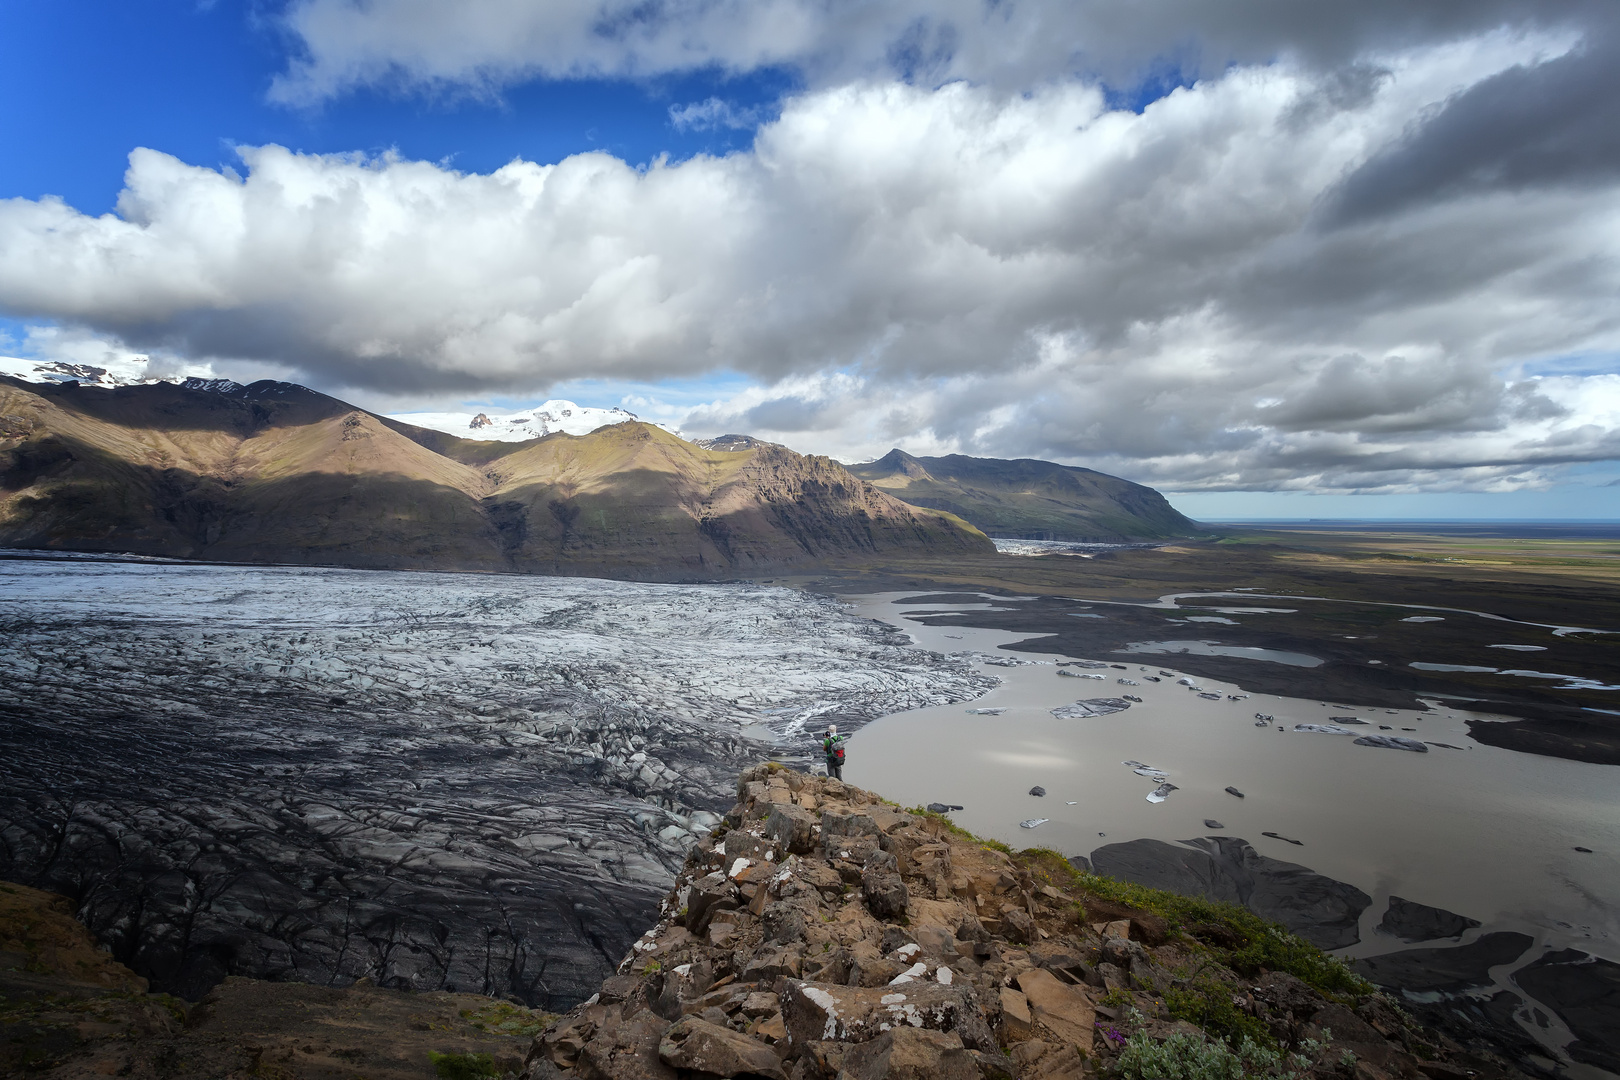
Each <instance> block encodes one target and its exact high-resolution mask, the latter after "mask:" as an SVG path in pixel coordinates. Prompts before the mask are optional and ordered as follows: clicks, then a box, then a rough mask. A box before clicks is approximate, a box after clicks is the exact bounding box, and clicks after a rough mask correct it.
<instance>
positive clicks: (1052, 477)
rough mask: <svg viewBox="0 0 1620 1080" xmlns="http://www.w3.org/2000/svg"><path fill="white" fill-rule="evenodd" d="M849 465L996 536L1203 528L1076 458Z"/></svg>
mask: <svg viewBox="0 0 1620 1080" xmlns="http://www.w3.org/2000/svg"><path fill="white" fill-rule="evenodd" d="M845 468H847V469H848V470H849V471H850V472H852V473H854V474H855V475H856V476H858V477H860V478H861V479H862V480H866V481H868V482H870V483H871V484H872V485H873V486H874V487H877V488H879V489H880V490H882V491H885V492H887V493H888V494H890V495H893V496H894V497H895V498H897V499H901V500H903V501H905V502H907V503H910V504H911V505H912V506H919V507H926V508H928V509H931V510H944V511H947V512H949V513H952V514H955V515H957V516H958V517H960V518H963V519H964V520H966V521H971V522H972V523H973V524H974V525H976V526H978V527H979V528H980V529H982V530H983V531H984V532H986V533H987V534H989V535H990V536H995V537H1002V538H1007V539H1019V540H1071V541H1082V542H1084V541H1092V542H1102V543H1118V542H1120V541H1132V540H1162V539H1170V538H1174V537H1183V536H1194V535H1197V533H1198V531H1199V529H1198V526H1197V524H1196V523H1195V522H1193V521H1192V520H1190V519H1189V518H1187V517H1184V516H1183V515H1182V514H1181V513H1180V512H1179V511H1177V510H1176V509H1175V507H1173V506H1171V505H1170V503H1169V502H1168V501H1166V499H1165V497H1164V496H1163V495H1160V494H1159V493H1158V492H1157V491H1154V490H1153V489H1152V488H1150V487H1145V486H1143V485H1141V484H1133V483H1132V482H1131V481H1129V480H1122V479H1120V478H1119V477H1117V476H1109V475H1108V474H1107V473H1100V472H1096V471H1094V470H1092V469H1082V468H1079V467H1077V466H1074V465H1058V464H1056V463H1054V462H1050V461H1038V460H1035V459H1033V458H1018V459H1015V460H1011V461H1008V460H1003V459H1000V458H977V457H965V456H963V455H961V454H952V455H950V456H949V457H912V456H911V455H910V454H908V453H906V452H905V451H903V450H891V451H889V453H888V454H886V455H884V456H883V457H881V458H879V459H878V460H876V461H872V462H867V463H865V464H860V465H846V466H845Z"/></svg>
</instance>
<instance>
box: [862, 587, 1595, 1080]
mask: <svg viewBox="0 0 1620 1080" xmlns="http://www.w3.org/2000/svg"><path fill="white" fill-rule="evenodd" d="M907 595H912V594H907V593H898V592H896V593H883V594H877V595H870V596H864V597H860V598H858V599H857V600H856V602H855V610H856V611H857V612H858V613H860V614H862V615H865V616H869V617H872V618H877V619H883V620H886V621H889V622H891V623H894V624H896V625H898V626H901V627H903V628H904V629H905V630H906V631H907V632H908V633H909V634H910V635H911V636H912V638H913V640H915V641H916V642H917V643H918V644H921V645H924V646H926V647H928V648H932V649H938V650H939V651H941V652H944V653H947V654H951V653H954V654H959V655H970V656H972V655H976V656H979V657H995V658H996V660H997V662H996V664H995V666H993V667H991V666H986V667H984V668H983V670H984V671H985V672H986V673H993V674H995V675H996V676H998V677H999V678H1000V679H1001V680H1002V682H1001V685H1000V686H998V687H997V688H996V689H994V690H992V691H990V692H989V693H987V694H985V695H984V696H983V697H981V698H979V699H977V700H975V701H973V702H971V703H970V704H968V705H942V706H936V707H932V708H927V709H919V710H913V711H910V712H905V713H900V714H897V715H893V716H888V717H885V718H883V719H881V720H879V721H877V722H875V723H872V724H870V725H868V726H867V727H865V728H864V729H862V730H861V731H860V733H859V734H857V735H856V736H855V737H854V738H853V739H852V740H851V741H850V745H849V761H848V764H847V765H846V766H845V770H844V775H845V777H846V778H848V779H849V780H851V781H853V782H854V783H856V784H859V785H861V786H862V787H866V788H870V789H872V790H875V791H881V792H883V793H884V794H885V795H886V796H887V797H889V798H893V799H897V800H899V801H900V802H901V803H902V804H904V805H908V806H910V805H918V804H924V803H929V802H945V803H959V804H961V805H962V806H963V809H962V810H959V811H956V812H954V813H952V815H951V818H952V820H953V821H955V822H956V823H957V824H959V825H960V826H962V827H963V828H965V829H968V830H969V831H971V832H974V833H977V834H979V835H981V836H986V837H993V838H995V839H998V840H1002V841H1005V842H1006V843H1009V844H1012V845H1013V846H1015V847H1020V848H1022V847H1030V846H1041V847H1049V848H1054V849H1056V850H1058V851H1060V852H1062V853H1064V854H1065V855H1084V856H1089V855H1091V853H1092V852H1094V851H1096V850H1097V849H1099V848H1102V847H1104V846H1105V845H1111V844H1118V843H1123V842H1129V841H1135V840H1141V839H1144V838H1152V839H1157V840H1162V841H1169V842H1171V843H1172V844H1175V843H1176V842H1178V841H1187V840H1192V839H1197V838H1202V837H1209V836H1224V837H1233V838H1242V839H1244V840H1247V841H1248V842H1249V844H1251V845H1253V847H1254V849H1255V850H1256V851H1257V852H1258V853H1259V854H1261V855H1263V856H1269V857H1271V858H1274V859H1281V860H1286V861H1288V862H1292V863H1297V864H1300V865H1303V866H1307V867H1309V868H1310V869H1312V870H1314V871H1316V872H1317V873H1318V874H1322V875H1326V876H1327V877H1329V878H1334V879H1337V880H1338V881H1341V882H1346V883H1348V884H1349V885H1351V886H1355V887H1357V888H1359V889H1360V890H1362V891H1364V892H1365V893H1366V894H1367V895H1368V897H1370V899H1371V903H1370V904H1368V906H1367V907H1366V908H1365V910H1364V911H1362V912H1361V914H1360V919H1359V926H1355V927H1353V928H1352V929H1351V930H1350V931H1349V935H1350V936H1352V937H1354V938H1359V940H1358V941H1356V942H1355V943H1354V944H1351V945H1349V946H1348V947H1345V948H1342V949H1340V950H1338V953H1339V955H1342V956H1345V957H1350V958H1355V957H1369V956H1373V955H1377V954H1386V953H1391V952H1395V951H1398V950H1402V949H1405V948H1407V947H1408V945H1407V944H1405V943H1403V942H1402V941H1401V940H1398V939H1397V938H1395V937H1393V936H1390V935H1389V934H1388V933H1387V932H1385V931H1383V930H1379V929H1378V926H1379V923H1380V922H1381V921H1382V920H1384V919H1385V917H1386V912H1387V911H1388V910H1389V908H1390V898H1391V897H1399V898H1401V899H1402V900H1405V901H1411V902H1415V903H1417V904H1422V905H1429V906H1432V907H1435V908H1443V909H1446V910H1448V911H1451V912H1455V913H1457V914H1459V915H1462V916H1464V917H1466V918H1470V919H1475V920H1478V921H1479V922H1480V923H1482V924H1483V925H1482V926H1481V927H1479V928H1477V929H1473V930H1469V931H1468V932H1467V933H1466V934H1464V936H1463V937H1462V939H1461V940H1462V942H1463V943H1465V944H1466V943H1467V942H1470V941H1474V940H1476V939H1478V938H1479V937H1481V936H1484V935H1487V934H1492V933H1496V932H1501V931H1514V932H1518V933H1521V934H1524V935H1527V937H1528V938H1529V939H1530V945H1529V947H1528V948H1526V949H1524V951H1523V952H1522V953H1519V954H1518V955H1517V956H1516V957H1515V958H1514V959H1513V960H1512V961H1511V962H1507V963H1497V964H1495V965H1494V966H1493V967H1492V968H1491V971H1490V977H1489V978H1488V979H1485V980H1484V982H1485V984H1486V985H1482V986H1480V987H1476V988H1474V989H1473V990H1471V991H1470V993H1472V994H1474V995H1475V996H1476V997H1477V996H1478V995H1481V994H1483V995H1484V996H1485V997H1486V998H1489V997H1491V996H1492V994H1500V992H1501V991H1503V990H1507V991H1511V992H1512V993H1513V994H1516V995H1517V996H1518V998H1517V999H1514V1000H1518V999H1524V1000H1525V1002H1526V1003H1525V1004H1524V1005H1523V1006H1515V1007H1514V1019H1515V1021H1516V1022H1517V1023H1518V1024H1519V1025H1520V1026H1521V1027H1522V1028H1523V1029H1524V1030H1525V1031H1526V1032H1527V1033H1529V1034H1530V1035H1531V1036H1534V1037H1535V1038H1537V1039H1538V1040H1540V1041H1541V1042H1542V1043H1543V1044H1547V1045H1558V1044H1561V1043H1562V1042H1565V1041H1567V1040H1568V1039H1569V1033H1568V1031H1567V1029H1565V1028H1564V1027H1563V1026H1562V1025H1561V1023H1560V1022H1559V1020H1558V1018H1557V1016H1556V1014H1555V1012H1554V1010H1552V1009H1550V1008H1549V1009H1546V1010H1542V1011H1541V1013H1540V1017H1541V1019H1538V1018H1537V1012H1536V1011H1534V1006H1533V1004H1532V1003H1531V1001H1530V998H1529V995H1528V994H1527V993H1526V991H1525V990H1524V989H1523V988H1522V987H1521V986H1519V985H1517V984H1515V983H1514V981H1513V974H1514V972H1516V971H1522V970H1523V969H1524V968H1526V967H1527V966H1529V965H1530V964H1532V963H1533V962H1535V961H1537V960H1538V959H1540V958H1542V957H1544V956H1547V955H1548V954H1549V953H1552V952H1554V951H1555V950H1560V949H1574V950H1579V951H1580V952H1583V953H1587V954H1591V955H1594V956H1598V957H1603V958H1606V959H1608V960H1611V961H1616V960H1620V784H1617V779H1620V771H1617V770H1616V769H1615V768H1614V767H1613V766H1608V765H1596V764H1587V763H1583V762H1578V761H1568V760H1563V759H1559V758H1551V757H1540V756H1536V755H1531V754H1524V753H1518V752H1515V751H1511V750H1504V749H1497V748H1494V747H1490V746H1484V745H1481V744H1478V743H1476V742H1474V740H1472V739H1471V738H1470V737H1469V734H1468V728H1467V724H1466V721H1468V720H1469V719H1482V718H1483V719H1506V718H1500V717H1482V716H1481V714H1477V713H1470V712H1466V711H1464V710H1461V709H1455V708H1452V707H1450V706H1448V705H1446V704H1445V703H1444V702H1441V701H1433V702H1431V703H1430V704H1431V706H1432V707H1431V708H1430V709H1428V710H1427V711H1411V710H1388V709H1371V708H1355V707H1349V706H1345V705H1343V704H1339V703H1335V702H1333V701H1331V700H1328V699H1319V700H1308V699H1296V698H1284V697H1275V696H1268V695H1262V694H1249V693H1246V692H1245V691H1244V689H1243V688H1242V687H1241V686H1238V685H1235V684H1233V683H1228V682H1221V681H1219V680H1215V679H1207V678H1202V677H1184V676H1183V673H1181V672H1179V671H1177V670H1176V669H1175V666H1174V665H1175V661H1174V655H1173V653H1172V652H1171V650H1170V648H1167V649H1166V651H1165V652H1164V653H1158V652H1155V653H1154V654H1153V655H1151V656H1150V655H1144V653H1145V651H1146V650H1144V649H1142V648H1141V647H1139V646H1138V647H1136V649H1135V651H1134V652H1120V653H1113V654H1109V655H1104V656H1094V657H1067V656H1062V655H1052V654H1049V653H1017V652H1009V651H1007V650H1005V649H1002V648H1000V646H1003V645H1006V644H1010V643H1012V642H1016V641H1019V640H1026V639H1027V638H1028V636H1029V635H1027V634H1020V633H1012V632H1007V631H1001V630H989V629H974V628H966V627H960V626H955V627H944V626H927V625H923V624H920V623H916V622H911V621H909V620H907V619H906V618H905V615H906V614H907V613H908V611H909V610H910V609H908V608H907V607H906V606H905V605H903V604H901V605H896V604H895V603H894V601H896V600H899V599H901V598H903V597H906V596H907ZM996 600H997V601H999V602H1004V600H1003V599H1002V598H999V597H997V598H996ZM938 606H939V605H938V604H937V603H935V604H932V605H930V607H931V608H932V609H935V610H937V609H938ZM947 634H948V635H949V636H948V637H947ZM1157 644H1159V645H1163V646H1167V647H1187V648H1189V650H1191V649H1192V648H1193V647H1196V646H1198V645H1200V643H1199V642H1163V643H1157ZM1211 651H1214V650H1211ZM1237 652H1239V651H1238V650H1230V651H1229V654H1230V653H1237ZM1259 652H1260V650H1247V651H1241V653H1240V654H1241V655H1247V656H1254V655H1255V654H1256V653H1259ZM1296 655H1297V654H1284V656H1278V657H1274V658H1272V659H1274V660H1275V661H1277V662H1282V663H1299V662H1300V661H1299V660H1298V659H1296V658H1295V657H1296ZM1074 660H1089V661H1092V662H1093V663H1094V664H1095V665H1096V666H1087V667H1085V668H1083V669H1082V668H1067V667H1060V666H1059V665H1060V664H1065V663H1068V662H1070V661H1074ZM1009 661H1013V662H1014V663H1015V664H1016V666H1004V665H1006V664H1007V663H1008V662H1009ZM1018 661H1023V662H1022V663H1018ZM1103 665H1108V666H1103ZM1161 665H1162V667H1161ZM1068 670H1076V671H1083V672H1084V673H1085V674H1089V675H1098V674H1100V675H1103V676H1104V679H1103V680H1101V681H1097V680H1081V679H1074V678H1061V677H1059V672H1060V671H1068ZM1155 679H1156V680H1157V681H1153V680H1155ZM1188 683H1191V684H1192V685H1187V684H1188ZM1122 684H1124V685H1122ZM1126 693H1128V694H1129V695H1131V697H1132V698H1133V699H1139V700H1133V701H1132V702H1131V703H1130V706H1129V708H1127V709H1124V710H1122V711H1114V712H1108V713H1106V714H1102V715H1095V716H1088V717H1083V718H1079V719H1059V718H1058V717H1056V716H1054V715H1053V712H1052V710H1053V709H1055V708H1059V707H1061V706H1064V705H1067V704H1069V703H1072V702H1075V701H1076V700H1079V699H1085V698H1104V697H1107V698H1113V697H1122V696H1123V695H1124V694H1126ZM992 710H993V711H994V712H993V714H992ZM1262 717H1263V718H1264V719H1261V718H1262ZM1296 725H1306V727H1305V728H1303V729H1298V730H1296ZM1333 728H1338V729H1339V730H1340V731H1343V732H1345V733H1348V734H1354V735H1357V736H1362V737H1366V736H1374V737H1375V738H1371V739H1367V740H1366V743H1374V744H1382V745H1367V744H1366V743H1358V742H1357V740H1354V739H1351V738H1344V737H1335V735H1336V734H1337V733H1336V732H1334V731H1333V730H1332V729H1333ZM1279 735H1280V736H1281V738H1279V737H1278V736H1279ZM1377 736H1384V737H1386V738H1382V739H1380V738H1376V737H1377ZM1396 740H1404V741H1408V742H1413V743H1415V744H1416V745H1415V746H1413V747H1403V746H1402V745H1401V743H1400V742H1397V741H1396ZM1411 749H1417V750H1422V751H1424V752H1420V753H1414V752H1410V750H1411ZM1166 783H1168V784H1169V785H1172V787H1171V788H1170V790H1166V789H1165V786H1164V785H1165V784H1166ZM1037 785H1038V786H1040V787H1042V788H1044V789H1045V791H1046V795H1045V797H1042V798H1036V797H1033V796H1031V795H1030V794H1028V792H1029V791H1030V789H1031V788H1032V787H1034V786H1037ZM1230 791H1238V792H1241V793H1242V797H1241V798H1239V797H1237V796H1236V795H1234V794H1230V793H1229V792H1230ZM1037 817H1039V818H1043V819H1045V820H1044V821H1042V822H1041V824H1040V825H1039V826H1038V827H1035V828H1029V827H1024V828H1021V827H1020V823H1023V822H1027V821H1030V820H1032V819H1034V818H1037ZM1207 822H1214V823H1216V824H1218V825H1220V826H1221V828H1220V829H1218V830H1217V829H1213V828H1211V827H1209V825H1208V824H1207ZM1290 841H1297V843H1294V842H1290ZM1178 846H1179V845H1178ZM1501 940H1517V939H1506V938H1503V939H1492V941H1493V942H1496V941H1501ZM1436 944H1441V945H1449V944H1450V942H1434V941H1430V942H1426V943H1424V944H1421V945H1419V946H1418V947H1419V948H1432V947H1434V946H1435V945H1436ZM1482 972H1483V969H1482ZM1542 1020H1545V1024H1543V1023H1542ZM1567 1067H1568V1068H1571V1069H1573V1070H1574V1071H1573V1072H1570V1073H1569V1074H1568V1075H1599V1074H1598V1073H1596V1072H1595V1071H1594V1070H1591V1069H1590V1068H1589V1067H1588V1066H1582V1065H1573V1066H1567Z"/></svg>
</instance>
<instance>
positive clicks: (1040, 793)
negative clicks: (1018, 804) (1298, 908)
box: [1029, 784, 1046, 799]
mask: <svg viewBox="0 0 1620 1080" xmlns="http://www.w3.org/2000/svg"><path fill="white" fill-rule="evenodd" d="M1029 793H1030V794H1031V795H1033V796H1035V797H1036V798H1037V799H1042V798H1045V797H1046V789H1045V788H1043V787H1041V785H1039V784H1036V785H1035V786H1034V787H1032V788H1030V789H1029Z"/></svg>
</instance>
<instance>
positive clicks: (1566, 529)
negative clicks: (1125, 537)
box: [1203, 518, 1620, 540]
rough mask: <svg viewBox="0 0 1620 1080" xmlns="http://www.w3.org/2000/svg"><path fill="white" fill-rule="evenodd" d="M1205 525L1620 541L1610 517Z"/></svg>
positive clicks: (1300, 520)
mask: <svg viewBox="0 0 1620 1080" xmlns="http://www.w3.org/2000/svg"><path fill="white" fill-rule="evenodd" d="M1203 524H1205V525H1242V526H1247V527H1249V528H1256V529H1295V530H1299V531H1301V532H1324V531H1333V532H1406V533H1425V534H1429V535H1435V534H1439V535H1445V536H1479V537H1500V538H1504V539H1539V540H1550V539H1559V538H1563V539H1570V540H1620V520H1615V519H1611V518H1586V519H1569V520H1559V519H1549V518H1533V519H1516V518H1496V519H1490V518H1446V519H1441V520H1436V521H1422V520H1416V519H1411V518H1394V519H1389V518H1228V519H1223V520H1220V521H1206V522H1204V523H1203Z"/></svg>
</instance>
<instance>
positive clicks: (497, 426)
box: [388, 398, 680, 442]
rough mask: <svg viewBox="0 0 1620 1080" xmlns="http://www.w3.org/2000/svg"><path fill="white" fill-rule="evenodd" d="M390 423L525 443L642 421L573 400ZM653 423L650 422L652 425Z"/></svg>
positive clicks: (416, 415) (402, 417)
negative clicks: (561, 434) (576, 402)
mask: <svg viewBox="0 0 1620 1080" xmlns="http://www.w3.org/2000/svg"><path fill="white" fill-rule="evenodd" d="M388 418H389V419H390V420H398V421H400V422H401V423H405V424H415V425H416V426H417V427H423V428H428V429H430V430H432V431H442V432H444V433H445V434H446V435H457V436H460V437H461V438H463V439H481V440H486V441H494V442H523V441H525V440H527V439H538V438H540V437H541V436H542V435H553V434H555V433H557V432H559V431H563V432H567V433H568V434H569V435H589V434H590V433H591V432H593V431H595V430H596V429H597V428H599V427H607V426H608V425H610V424H623V423H626V422H628V421H631V420H640V419H641V418H640V417H639V416H637V415H636V414H635V413H633V412H630V411H628V410H626V409H619V408H612V409H598V408H595V407H593V406H590V405H578V404H575V403H574V402H572V401H564V400H562V399H560V398H559V399H553V400H551V401H547V402H544V403H542V404H539V405H535V406H532V407H531V408H527V409H506V410H502V409H486V410H484V411H482V412H476V413H474V412H411V413H389V414H388ZM650 422H651V421H649V423H650ZM657 426H658V427H661V428H663V429H664V430H665V431H669V432H673V433H674V434H676V435H679V434H680V432H679V431H677V430H676V429H675V428H672V427H670V426H669V425H667V424H658V425H657Z"/></svg>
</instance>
